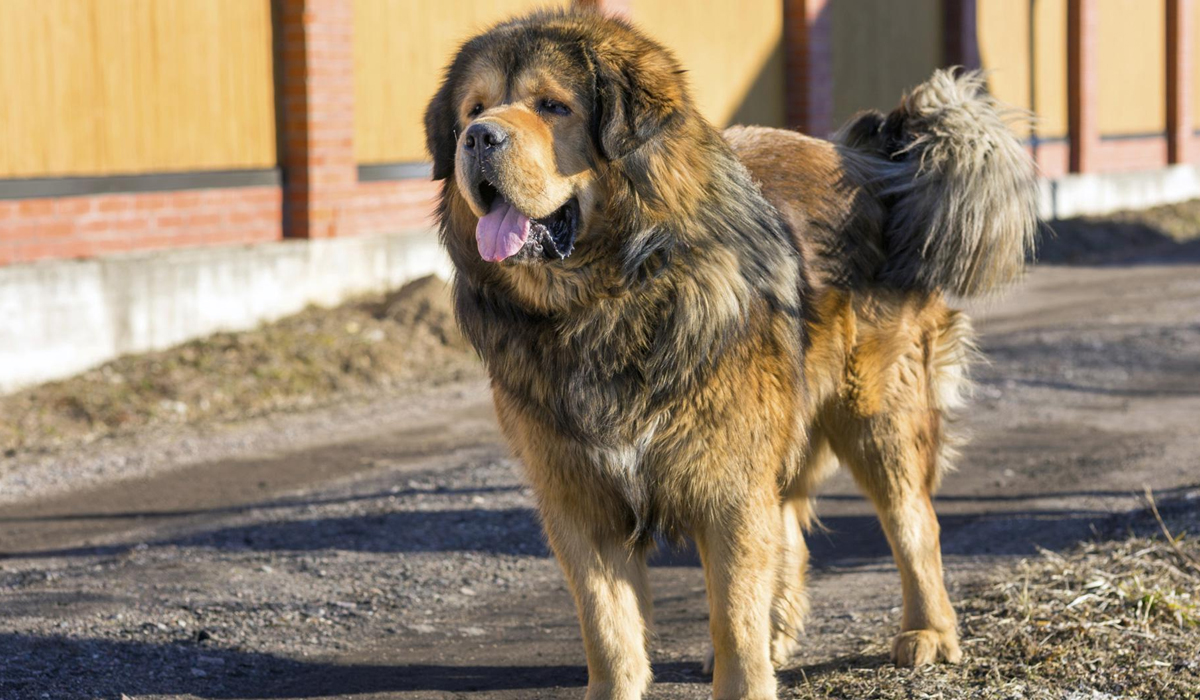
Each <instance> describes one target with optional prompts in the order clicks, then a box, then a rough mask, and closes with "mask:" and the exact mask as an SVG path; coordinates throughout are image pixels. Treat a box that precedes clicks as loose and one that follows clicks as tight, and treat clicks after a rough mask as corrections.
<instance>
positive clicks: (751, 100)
mask: <svg viewBox="0 0 1200 700" xmlns="http://www.w3.org/2000/svg"><path fill="white" fill-rule="evenodd" d="M630 9H631V11H632V17H633V21H634V23H635V24H637V25H638V26H639V27H640V28H642V29H643V30H644V31H645V32H646V33H647V34H649V35H650V36H651V37H652V38H654V39H656V40H657V41H659V42H660V43H662V44H664V45H665V46H667V47H668V48H670V49H671V50H672V51H674V52H675V55H676V56H677V57H678V58H679V61H680V63H682V64H683V67H684V69H686V70H687V78H688V82H689V84H690V85H691V88H692V95H693V97H694V98H695V100H696V102H697V104H698V105H699V107H700V110H701V112H703V114H704V115H705V116H706V117H708V119H709V120H710V121H712V122H713V123H714V124H716V125H717V126H727V125H729V124H764V125H767V126H783V125H784V72H783V71H784V68H783V2H781V0H738V1H736V2H726V1H724V0H721V1H719V2H711V1H710V2H699V1H695V0H691V1H686V2H685V1H683V0H633V1H632V2H631V3H630Z"/></svg>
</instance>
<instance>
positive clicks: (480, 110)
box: [467, 102, 483, 117]
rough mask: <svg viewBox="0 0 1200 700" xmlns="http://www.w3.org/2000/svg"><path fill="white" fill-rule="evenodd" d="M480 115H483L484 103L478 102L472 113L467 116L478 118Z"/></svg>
mask: <svg viewBox="0 0 1200 700" xmlns="http://www.w3.org/2000/svg"><path fill="white" fill-rule="evenodd" d="M480 114H483V103H482V102H477V103H476V104H475V106H474V107H472V108H471V111H470V112H467V116H471V117H478V116H479V115H480Z"/></svg>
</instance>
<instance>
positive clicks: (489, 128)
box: [463, 122, 508, 156]
mask: <svg viewBox="0 0 1200 700" xmlns="http://www.w3.org/2000/svg"><path fill="white" fill-rule="evenodd" d="M507 145H508V133H507V132H505V131H504V129H502V128H500V126H499V125H498V124H491V123H489V122H480V123H478V124H472V125H471V126H470V127H468V128H467V133H466V134H464V135H463V148H465V149H466V150H467V151H470V152H471V153H475V154H477V155H479V156H489V155H491V154H492V152H494V151H498V150H500V149H502V148H504V147H505V146H507Z"/></svg>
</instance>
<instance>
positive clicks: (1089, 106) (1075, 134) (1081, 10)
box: [1067, 0, 1100, 173]
mask: <svg viewBox="0 0 1200 700" xmlns="http://www.w3.org/2000/svg"><path fill="white" fill-rule="evenodd" d="M1096 5H1097V2H1096V0H1068V2H1067V113H1068V123H1069V128H1070V132H1071V134H1070V141H1071V157H1070V170H1071V172H1073V173H1086V172H1091V171H1092V170H1094V169H1095V161H1096V156H1097V152H1098V151H1099V147H1100V127H1099V125H1098V123H1097V121H1096V87H1097V85H1096V20H1097V8H1096Z"/></svg>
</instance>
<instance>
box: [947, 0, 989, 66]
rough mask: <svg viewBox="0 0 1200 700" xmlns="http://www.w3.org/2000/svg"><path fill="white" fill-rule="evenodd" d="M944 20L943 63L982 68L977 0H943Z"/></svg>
mask: <svg viewBox="0 0 1200 700" xmlns="http://www.w3.org/2000/svg"><path fill="white" fill-rule="evenodd" d="M942 22H943V27H944V30H943V31H944V36H943V41H944V44H943V46H942V63H943V64H944V65H947V66H962V67H963V68H965V69H967V70H975V69H977V68H980V67H981V66H982V63H981V62H980V59H979V39H978V36H977V35H976V26H975V22H976V14H975V0H942Z"/></svg>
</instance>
